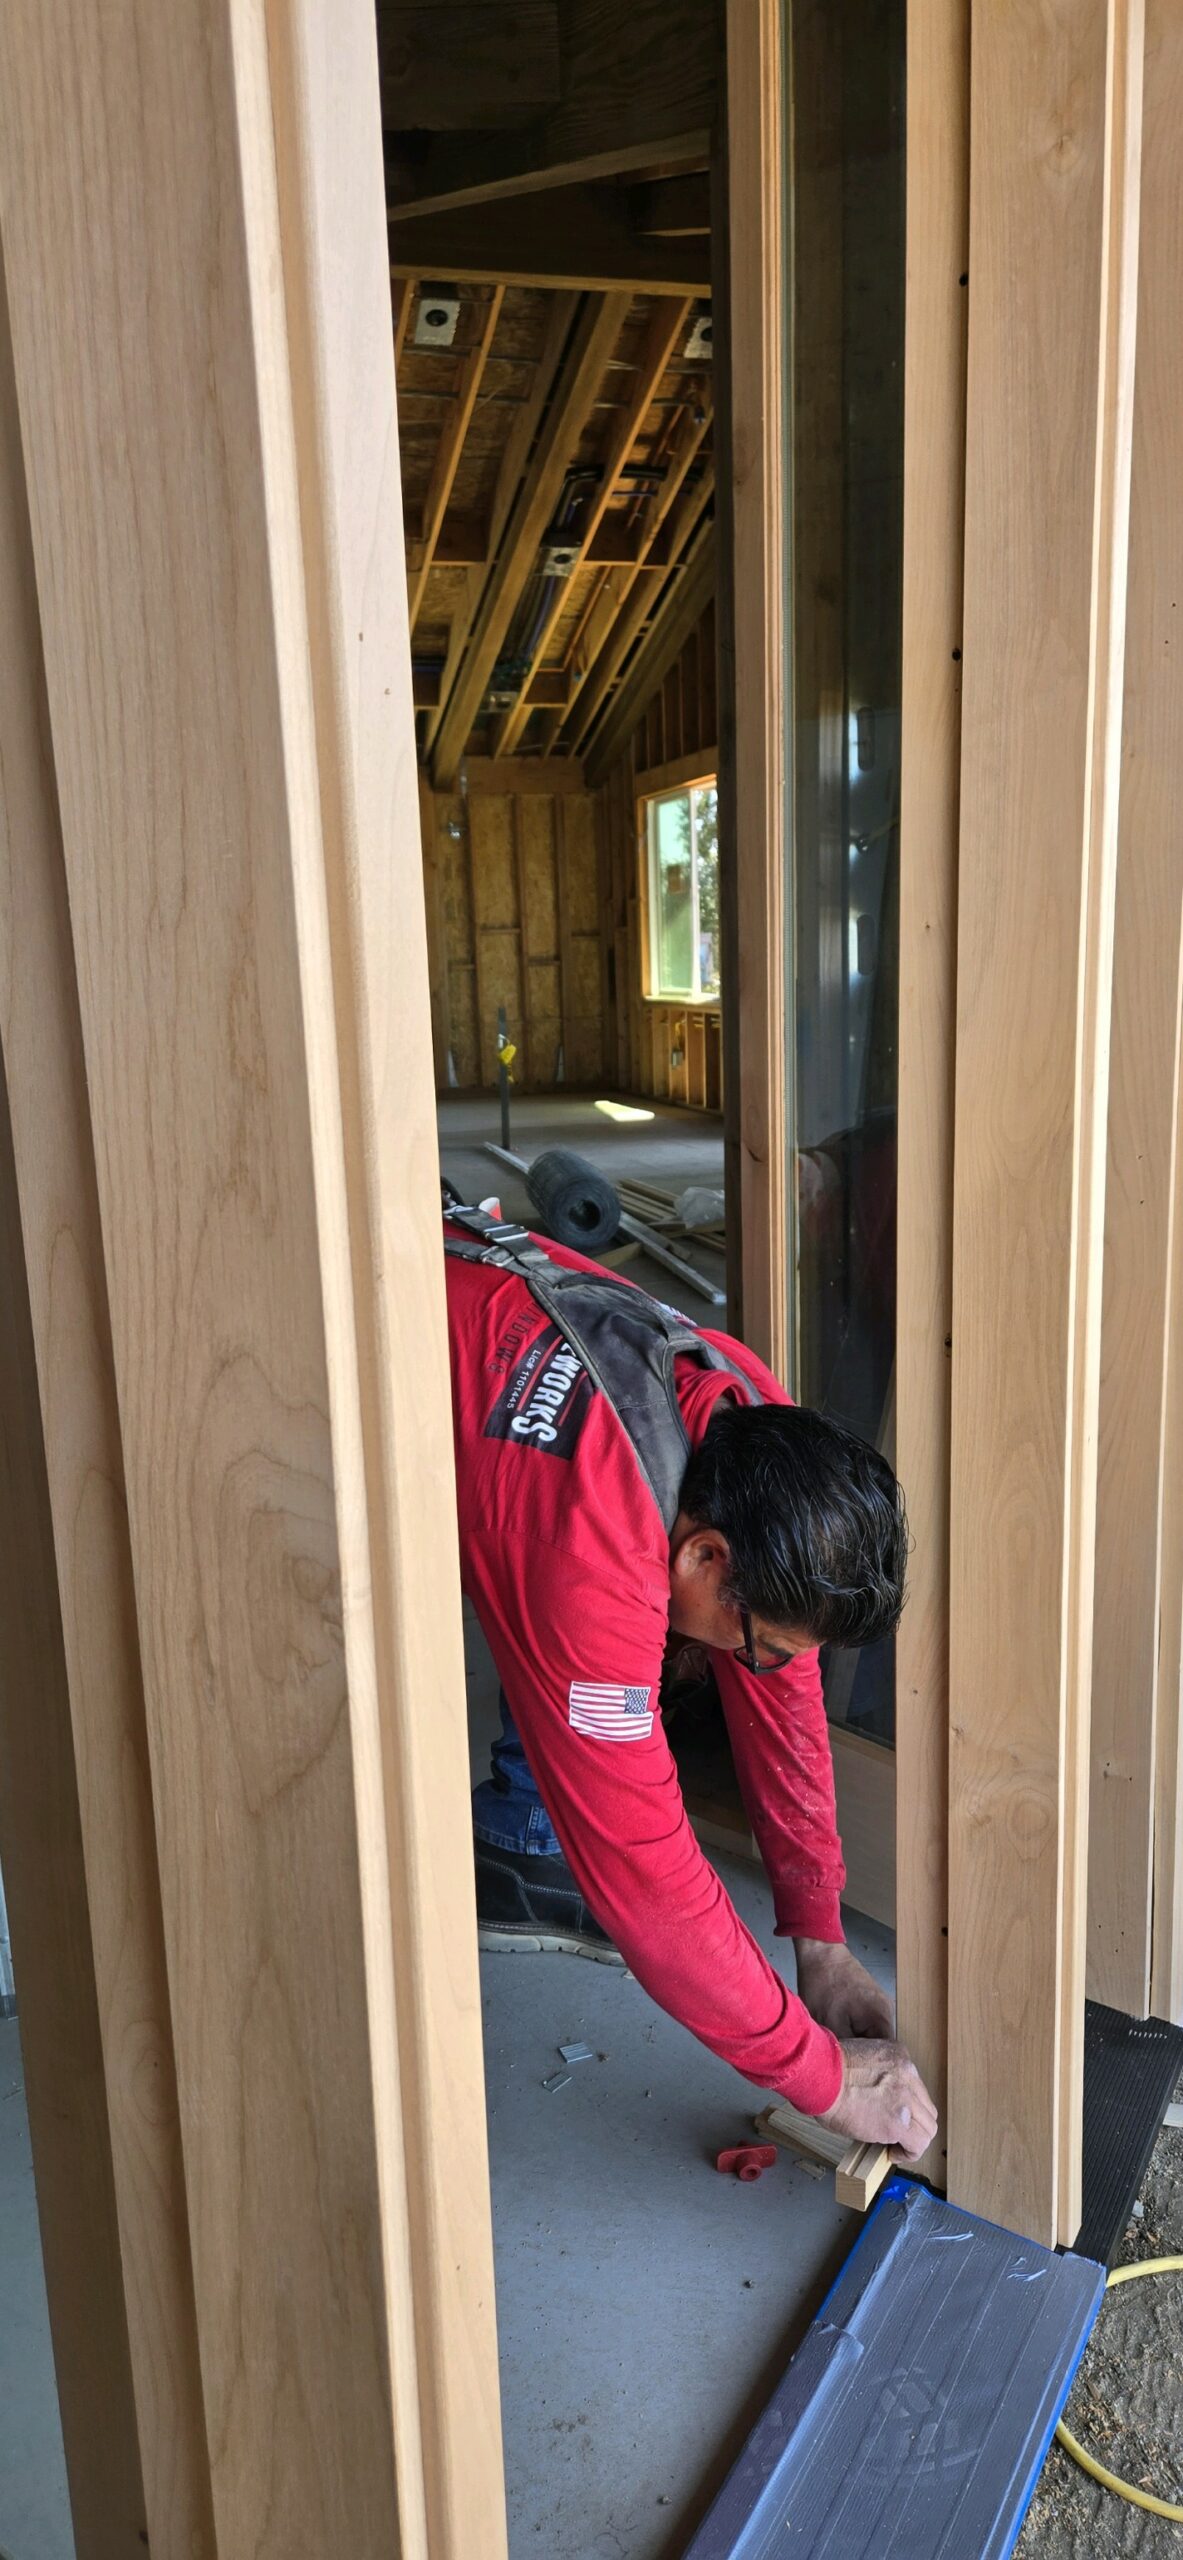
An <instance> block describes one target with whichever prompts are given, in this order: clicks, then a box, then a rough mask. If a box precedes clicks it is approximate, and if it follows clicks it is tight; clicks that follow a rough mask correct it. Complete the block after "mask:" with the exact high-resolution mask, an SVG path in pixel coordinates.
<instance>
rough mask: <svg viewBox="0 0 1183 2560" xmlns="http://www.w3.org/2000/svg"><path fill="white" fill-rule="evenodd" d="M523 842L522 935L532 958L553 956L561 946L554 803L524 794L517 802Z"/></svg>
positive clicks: (518, 820)
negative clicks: (556, 877)
mask: <svg viewBox="0 0 1183 2560" xmlns="http://www.w3.org/2000/svg"><path fill="white" fill-rule="evenodd" d="M517 824H518V832H519V839H520V844H521V888H522V912H521V924H522V936H523V944H524V948H525V950H526V953H527V955H528V957H529V958H530V959H531V960H551V959H554V958H556V957H557V954H558V948H559V913H558V898H557V894H556V886H555V817H554V808H553V805H552V803H551V802H550V801H549V800H547V799H535V798H533V796H532V795H529V794H523V795H522V797H521V799H520V800H519V801H518V804H517Z"/></svg>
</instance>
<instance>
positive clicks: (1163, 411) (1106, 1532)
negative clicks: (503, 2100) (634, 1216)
mask: <svg viewBox="0 0 1183 2560" xmlns="http://www.w3.org/2000/svg"><path fill="white" fill-rule="evenodd" d="M1181 116H1183V21H1181V20H1180V17H1179V13H1178V11H1177V10H1176V9H1174V8H1173V7H1172V6H1170V5H1169V0H1165V4H1164V0H1149V5H1148V8H1147V20H1146V93H1145V142H1144V150H1143V161H1142V204H1143V218H1142V240H1141V260H1140V269H1139V317H1138V362H1137V369H1136V374H1135V381H1134V423H1133V466H1132V480H1131V495H1130V556H1129V607H1128V627H1127V633H1126V663H1125V701H1124V709H1123V718H1122V774H1121V799H1120V809H1119V835H1118V873H1117V905H1116V917H1115V928H1114V972H1113V1062H1112V1073H1111V1079H1110V1096H1109V1140H1108V1168H1107V1178H1106V1194H1105V1286H1104V1305H1103V1313H1102V1342H1101V1412H1100V1425H1099V1465H1098V1498H1097V1590H1096V1619H1095V1630H1094V1640H1093V1738H1092V1773H1091V1792H1090V1806H1089V1888H1088V1900H1089V1908H1088V1966H1089V1972H1088V1989H1089V1993H1090V1996H1091V1997H1092V1998H1093V1999H1094V2000H1102V2001H1105V2002H1107V2003H1108V2005H1109V2006H1110V2007H1112V2008H1117V2009H1124V2010H1126V2011H1128V2012H1129V2013H1130V2014H1131V2015H1132V2016H1134V2017H1139V2018H1140V2017H1145V2016H1146V2015H1147V2013H1148V2011H1149V2010H1150V2009H1151V2007H1152V2006H1153V2007H1154V2009H1155V2012H1156V2014H1158V2015H1164V2016H1165V2015H1169V2016H1176V2015H1177V2014H1178V2010H1179V1991H1178V1989H1176V1990H1175V1991H1174V1992H1173V1993H1172V1991H1171V1989H1170V1988H1166V1987H1165V1986H1164V1984H1163V1981H1162V1976H1161V1974H1160V1975H1159V1982H1158V1988H1157V1990H1154V1991H1152V1982H1151V1972H1152V1955H1153V1936H1152V1908H1153V1907H1154V1906H1155V1905H1156V1904H1157V1906H1158V1908H1159V1910H1160V1912H1161V1910H1162V1909H1163V1908H1165V1907H1167V1906H1169V1902H1170V1898H1171V1897H1170V1887H1169V1884H1168V1880H1167V1879H1168V1870H1169V1865H1170V1861H1171V1850H1170V1846H1169V1838H1168V1833H1167V1831H1166V1830H1165V1829H1164V1828H1162V1827H1161V1826H1159V1824H1158V1823H1157V1821H1156V1814H1155V1792H1156V1778H1155V1764H1156V1757H1157V1751H1158V1746H1159V1743H1160V1742H1161V1749H1162V1753H1163V1757H1164V1767H1165V1763H1166V1761H1167V1760H1168V1759H1169V1758H1170V1757H1171V1755H1172V1754H1173V1752H1174V1750H1175V1749H1176V1747H1177V1744H1176V1736H1175V1730H1174V1728H1177V1723H1178V1677H1177V1671H1175V1670H1174V1669H1173V1668H1172V1662H1174V1661H1176V1660H1177V1655H1176V1653H1175V1647H1174V1645H1173V1644H1170V1645H1168V1643H1167V1642H1166V1636H1167V1626H1168V1621H1170V1620H1173V1619H1174V1617H1175V1616H1176V1615H1177V1611H1178V1605H1179V1604H1178V1587H1179V1577H1180V1574H1183V1557H1180V1554H1179V1551H1178V1548H1177V1543H1176V1532H1175V1529H1174V1526H1173V1521H1174V1508H1175V1502H1176V1493H1175V1479H1176V1478H1177V1475H1178V1471H1179V1469H1180V1467H1181V1466H1183V1447H1181V1445H1180V1442H1179V1440H1178V1439H1177V1438H1176V1437H1175V1436H1174V1426H1173V1425H1170V1424H1165V1422H1164V1417H1165V1415H1166V1409H1167V1407H1168V1404H1169V1402H1170V1395H1171V1390H1170V1386H1169V1381H1168V1377H1167V1364H1168V1357H1169V1355H1170V1354H1171V1351H1172V1324H1173V1323H1177V1322H1178V1321H1179V1319H1178V1317H1177V1316H1175V1317H1174V1318H1172V1312H1171V1261H1172V1249H1173V1244H1174V1249H1176V1250H1177V1241H1175V1240H1174V1239H1173V1235H1172V1226H1173V1217H1174V1216H1175V1215H1177V1211H1175V1208H1174V1203H1175V1198H1176V1186H1177V1178H1178V1177H1177V1165H1176V1150H1177V1147H1178V1143H1179V1036H1180V963H1181V953H1183V864H1181V863H1180V859H1179V851H1178V834H1177V821H1176V812H1177V805H1178V797H1179V781H1180V775H1181V773H1183V690H1181V688H1180V683H1179V676H1178V664H1177V655H1176V648H1177V644H1176V638H1175V633H1176V626H1177V622H1178V579H1177V577H1176V575H1175V574H1174V563H1175V562H1176V561H1177V560H1178V557H1179V549H1180V544H1183V417H1181V414H1180V408H1179V402H1178V397H1177V383H1176V373H1177V364H1178V353H1177V351H1178V344H1179V330H1180V323H1181V321H1183V290H1181V280H1180V268H1179V259H1178V255H1177V249H1178V242H1179V238H1180V225H1181V224H1183V163H1181V161H1180V155H1179V149H1178V137H1179V131H1180V118H1181ZM1164 1504H1166V1506H1167V1507H1168V1511H1169V1514H1170V1516H1169V1517H1168V1518H1166V1519H1164ZM1168 1655H1169V1657H1170V1659H1168ZM1168 1791H1169V1781H1168ZM1156 1830H1157V1832H1158V1847H1157V1850H1156V1847H1155V1835H1156ZM1156 1856H1157V1857H1158V1859H1159V1860H1160V1862H1161V1869H1162V1872H1161V1878H1160V1881H1161V1885H1162V1891H1161V1893H1160V1892H1159V1890H1158V1885H1157V1884H1156V1878H1155V1859H1156ZM1169 1971H1170V1968H1169V1967H1168V1968H1167V1972H1168V1978H1169ZM1164 1992H1165V1998H1166V2001H1167V2004H1168V2005H1167V2006H1166V2007H1165V2008H1164V2007H1162V2006H1161V2005H1160V2004H1161V2000H1162V1998H1163V1996H1164ZM1172 2002H1173V2005H1172Z"/></svg>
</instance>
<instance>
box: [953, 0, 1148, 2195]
mask: <svg viewBox="0 0 1183 2560" xmlns="http://www.w3.org/2000/svg"><path fill="white" fill-rule="evenodd" d="M1141 47H1142V25H1141V13H1140V8H1139V7H1138V6H1137V5H1136V0H1135V5H1130V6H1127V5H1126V0H1109V5H1108V7H1106V6H1105V5H1103V0H1070V5H1068V6H1066V7H1061V8H1057V9H1056V10H1055V11H1052V10H1051V9H1048V10H1040V11H1038V12H1036V13H1029V12H1024V13H1023V14H1022V15H1021V17H1019V16H1014V15H1012V14H1006V13H1003V12H997V11H986V12H981V11H978V12H975V13H974V18H973V45H972V61H971V199H970V240H971V271H970V273H971V283H970V314H969V354H968V394H967V411H968V435H967V457H966V551H965V693H964V700H963V714H962V787H961V859H960V873H959V914H958V994H957V1075H956V1112H957V1155H956V1166H955V1185H954V1191H955V1197H954V1273H953V1342H954V1358H953V1409H952V1465H951V1563H950V1689H951V1696H952V1699H953V1702H954V1703H953V1723H952V1728H951V1738H950V1912H949V1941H950V1943H949V1965H950V1977H949V2018H950V2028H949V2083H950V2096H949V2188H950V2193H951V2194H953V2195H954V2196H955V2197H956V2198H957V2200H958V2201H959V2202H962V2203H964V2204H967V2205H969V2206H971V2207H974V2208H976V2209H978V2210H980V2211H983V2212H985V2213H987V2214H989V2215H991V2216H992V2217H993V2218H994V2219H996V2220H999V2221H1002V2222H1005V2223H1008V2224H1009V2225H1010V2226H1011V2227H1012V2228H1016V2229H1019V2230H1023V2231H1027V2232H1029V2233H1031V2234H1032V2235H1033V2236H1034V2237H1036V2238H1038V2239H1041V2240H1044V2241H1052V2240H1057V2239H1058V2240H1066V2239H1071V2238H1073V2237H1074V2236H1075V2232H1076V2228H1077V2225H1078V2222H1079V2209H1080V2101H1081V2085H1082V2072H1083V2023H1084V2022H1083V2004H1084V1936H1085V1893H1084V1887H1085V1866H1086V1851H1087V1839H1086V1830H1087V1783H1088V1743H1089V1685H1090V1674H1091V1637H1092V1589H1093V1563H1094V1539H1095V1506H1096V1427H1097V1401H1098V1372H1099V1357H1100V1281H1101V1264H1102V1242H1103V1235H1102V1222H1103V1214H1104V1170H1105V1155H1104V1150H1105V1113H1106V1099H1107V1086H1108V1058H1109V1016H1110V993H1111V979H1112V936H1113V895H1114V881H1115V868H1116V804H1117V775H1118V759H1119V751H1120V724H1121V682H1122V650H1123V641H1124V626H1125V610H1124V608H1125V592H1124V581H1125V560H1126V538H1127V526H1128V495H1129V446H1130V412H1131V405H1132V401H1131V393H1132V359H1133V343H1134V320H1135V296H1136V254H1137V252H1136V241H1137V213H1138V154H1139V141H1140V90H1141ZM1016 348H1023V349H1027V350H1030V351H1032V360H1031V361H1029V362H1025V363H1023V364H1016V363H1015V361H1014V351H1015V349H1016ZM1034 351H1038V361H1035V357H1034ZM1000 523H1005V526H1006V540H1005V542H1003V543H1000V541H999V531H998V529H999V525H1000Z"/></svg>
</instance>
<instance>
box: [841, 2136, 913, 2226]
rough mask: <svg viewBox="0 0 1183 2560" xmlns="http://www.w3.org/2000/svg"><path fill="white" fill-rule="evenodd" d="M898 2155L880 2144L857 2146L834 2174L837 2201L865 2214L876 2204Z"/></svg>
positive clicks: (853, 2146)
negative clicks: (868, 2208)
mask: <svg viewBox="0 0 1183 2560" xmlns="http://www.w3.org/2000/svg"><path fill="white" fill-rule="evenodd" d="M897 2156H898V2155H897V2154H896V2153H895V2152H894V2151H888V2150H886V2149H885V2148H884V2146H883V2144H882V2143H881V2142H855V2143H852V2144H851V2147H850V2149H849V2151H847V2152H845V2153H844V2155H843V2157H842V2159H841V2160H840V2161H839V2163H838V2166H837V2168H836V2169H835V2171H834V2198H835V2202H836V2203H838V2204H847V2205H851V2206H853V2209H854V2211H855V2212H856V2213H865V2212H866V2210H867V2207H868V2205H869V2204H873V2203H874V2201H875V2198H876V2196H877V2195H878V2193H879V2189H880V2187H881V2186H882V2185H883V2181H884V2179H885V2178H886V2177H888V2176H889V2175H890V2172H891V2171H892V2169H893V2168H895V2166H896V2163H897Z"/></svg>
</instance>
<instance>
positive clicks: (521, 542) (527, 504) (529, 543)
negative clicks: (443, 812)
mask: <svg viewBox="0 0 1183 2560" xmlns="http://www.w3.org/2000/svg"><path fill="white" fill-rule="evenodd" d="M628 302H629V297H628V296H627V295H626V294H616V293H611V294H605V295H604V296H603V298H602V299H599V300H597V299H596V298H595V297H589V299H588V302H587V304H586V306H585V308H584V310H583V312H582V314H581V316H580V318H579V320H578V322H577V324H576V328H575V334H574V336H573V338H572V341H571V345H570V348H569V350H568V353H567V355H566V357H565V358H564V360H563V364H562V366H561V368H560V372H559V377H558V381H557V383H556V386H555V392H554V397H553V399H552V401H551V406H550V411H549V414H548V416H547V419H546V423H545V425H544V427H543V429H542V432H541V435H540V437H539V441H538V448H537V451H536V454H535V457H534V465H533V469H532V470H531V472H530V473H529V476H528V477H527V479H526V480H525V481H524V482H523V484H522V487H521V488H520V490H519V492H518V495H517V498H516V500H515V502H514V505H513V508H512V510H511V513H510V517H509V522H508V524H507V525H506V528H505V538H504V541H503V543H502V544H501V547H500V552H499V556H498V557H497V558H496V559H495V561H494V563H493V567H492V570H491V571H490V574H489V578H488V580H487V583H486V586H485V592H484V595H483V597H482V600H481V605H480V610H479V612H478V614H477V617H476V621H475V624H474V626H473V629H472V633H471V637H470V639H469V643H468V647H467V649H466V651H465V654H464V658H463V660H462V662H461V666H460V670H459V673H458V675H457V677H456V680H455V683H454V684H453V687H452V691H451V694H450V696H449V700H448V705H447V708H446V710H445V712H444V716H443V719H442V721H441V722H440V725H439V729H438V732H437V735H436V741H435V749H434V753H433V757H432V780H433V782H434V784H435V788H436V790H437V791H450V790H451V787H452V784H453V783H454V781H455V779H456V773H457V770H458V767H459V764H460V759H461V756H462V755H463V753H464V749H465V747H466V745H467V743H468V734H469V731H470V729H471V728H472V724H473V721H474V720H475V718H476V715H477V712H478V711H479V709H480V706H481V701H482V698H483V696H484V692H485V688H486V686H487V684H488V681H489V678H490V676H491V674H492V672H493V668H494V665H495V663H496V659H497V652H498V650H499V649H500V648H501V646H502V643H503V641H504V639H505V635H506V632H507V631H508V629H509V625H510V621H511V618H512V615H513V611H514V607H515V606H516V604H517V601H518V598H519V596H520V594H521V591H522V587H523V584H524V582H525V579H526V577H527V575H528V573H529V570H530V568H531V567H532V565H533V562H534V558H535V554H536V553H537V550H538V546H539V543H540V542H541V540H542V537H543V534H544V533H545V531H546V527H547V525H548V523H549V522H550V518H551V516H552V514H553V512H554V507H555V502H556V500H557V498H558V494H559V491H560V489H561V487H562V484H563V475H564V473H565V472H566V470H567V469H568V466H569V464H570V461H571V457H572V455H573V454H574V452H575V451H576V448H577V446H578V443H579V438H580V435H581V433H582V430H583V426H584V423H585V421H586V419H587V416H588V412H589V410H590V408H591V404H592V402H593V400H594V399H595V396H596V393H597V391H598V390H599V387H600V384H601V382H602V380H603V376H604V370H605V367H606V365H607V364H608V361H609V359H610V357H611V355H612V353H613V351H614V349H615V346H616V342H617V340H618V338H619V336H620V331H621V326H622V324H623V321H624V318H625V315H626V313H627V310H628Z"/></svg>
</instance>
